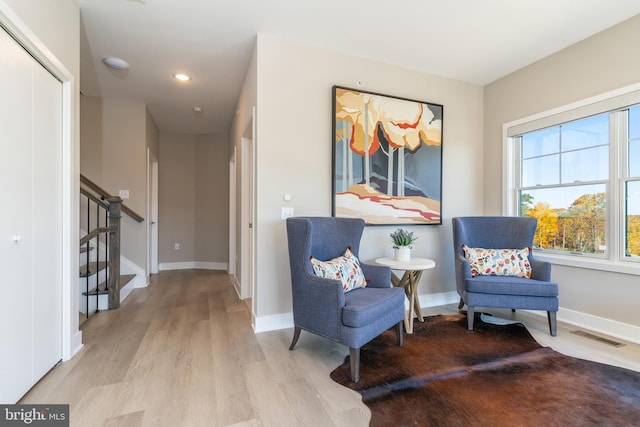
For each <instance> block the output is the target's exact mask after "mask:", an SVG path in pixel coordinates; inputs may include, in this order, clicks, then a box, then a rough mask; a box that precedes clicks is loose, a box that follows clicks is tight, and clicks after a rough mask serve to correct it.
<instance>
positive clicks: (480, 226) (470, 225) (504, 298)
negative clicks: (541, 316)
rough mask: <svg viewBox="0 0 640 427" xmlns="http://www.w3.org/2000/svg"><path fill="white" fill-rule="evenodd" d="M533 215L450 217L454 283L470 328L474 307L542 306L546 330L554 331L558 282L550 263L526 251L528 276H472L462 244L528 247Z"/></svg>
mask: <svg viewBox="0 0 640 427" xmlns="http://www.w3.org/2000/svg"><path fill="white" fill-rule="evenodd" d="M536 225H537V220H536V219H535V218H521V217H460V218H453V249H454V252H455V271H456V285H457V290H458V294H460V306H459V307H458V308H462V307H463V306H464V305H465V304H466V305H467V325H468V329H469V330H470V331H471V330H473V316H474V311H475V307H503V308H511V309H512V310H513V311H515V309H525V310H544V311H546V312H547V318H548V320H549V332H550V333H551V335H552V336H555V335H556V330H557V327H556V313H557V311H558V284H557V283H554V282H552V281H551V264H550V263H548V262H544V261H540V260H537V259H536V258H535V256H534V255H533V253H530V254H529V264H530V266H531V277H530V278H525V277H513V276H496V275H476V276H472V274H471V267H470V265H469V263H468V262H467V259H466V258H465V254H464V250H463V247H462V246H463V245H467V246H468V247H472V248H486V249H522V248H525V247H528V248H531V247H532V245H533V237H534V233H535V230H536Z"/></svg>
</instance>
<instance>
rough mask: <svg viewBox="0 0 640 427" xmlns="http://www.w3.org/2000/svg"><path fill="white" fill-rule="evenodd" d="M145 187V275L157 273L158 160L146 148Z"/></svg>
mask: <svg viewBox="0 0 640 427" xmlns="http://www.w3.org/2000/svg"><path fill="white" fill-rule="evenodd" d="M147 168H148V169H147V171H148V172H147V173H148V176H147V181H148V182H147V185H148V197H147V200H148V203H149V205H148V207H147V224H148V228H147V235H148V238H149V242H148V251H149V254H148V260H149V263H148V265H147V274H157V273H158V271H159V270H158V160H157V159H156V157H155V156H154V155H153V153H152V152H151V150H150V149H149V148H147Z"/></svg>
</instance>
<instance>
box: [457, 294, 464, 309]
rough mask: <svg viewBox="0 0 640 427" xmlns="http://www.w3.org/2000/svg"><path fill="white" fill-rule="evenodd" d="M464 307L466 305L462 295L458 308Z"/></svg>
mask: <svg viewBox="0 0 640 427" xmlns="http://www.w3.org/2000/svg"><path fill="white" fill-rule="evenodd" d="M462 307H464V301H463V300H462V297H460V304H458V310H460V309H461V308H462Z"/></svg>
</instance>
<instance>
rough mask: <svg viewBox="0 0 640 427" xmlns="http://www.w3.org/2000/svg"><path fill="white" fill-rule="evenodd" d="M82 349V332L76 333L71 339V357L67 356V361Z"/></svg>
mask: <svg viewBox="0 0 640 427" xmlns="http://www.w3.org/2000/svg"><path fill="white" fill-rule="evenodd" d="M82 347H84V344H82V331H78V332H76V333H75V334H73V336H72V337H71V356H69V359H71V358H72V357H73V356H75V355H76V354H78V352H79V351H80V350H82ZM66 360H68V359H66Z"/></svg>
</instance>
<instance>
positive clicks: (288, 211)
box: [281, 207, 293, 219]
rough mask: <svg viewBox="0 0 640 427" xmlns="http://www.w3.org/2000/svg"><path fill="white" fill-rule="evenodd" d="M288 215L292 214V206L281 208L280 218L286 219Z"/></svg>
mask: <svg viewBox="0 0 640 427" xmlns="http://www.w3.org/2000/svg"><path fill="white" fill-rule="evenodd" d="M290 216H293V208H292V207H286V208H282V216H281V218H282V219H287V218H289V217H290Z"/></svg>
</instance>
